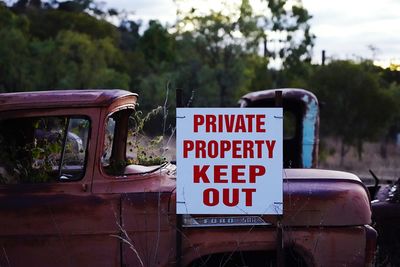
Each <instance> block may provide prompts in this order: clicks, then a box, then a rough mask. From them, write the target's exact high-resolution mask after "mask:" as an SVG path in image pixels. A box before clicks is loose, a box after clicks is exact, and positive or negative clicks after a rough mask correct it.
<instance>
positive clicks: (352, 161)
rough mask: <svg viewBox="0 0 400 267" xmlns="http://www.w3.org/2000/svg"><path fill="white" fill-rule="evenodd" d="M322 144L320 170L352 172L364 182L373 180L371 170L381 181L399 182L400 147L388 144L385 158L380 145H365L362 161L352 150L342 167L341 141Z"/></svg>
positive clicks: (323, 142)
mask: <svg viewBox="0 0 400 267" xmlns="http://www.w3.org/2000/svg"><path fill="white" fill-rule="evenodd" d="M321 143H322V146H321V149H320V151H321V153H320V163H319V167H320V168H323V169H332V170H342V171H348V172H352V173H354V174H356V175H358V176H359V177H360V178H361V179H363V180H364V179H365V180H369V179H372V176H371V174H370V173H369V172H368V170H369V169H371V170H373V171H374V173H375V174H376V175H377V176H378V177H379V178H380V179H385V180H397V178H399V177H400V145H396V144H394V143H389V144H387V145H386V151H387V156H386V158H383V157H382V156H381V144H380V143H365V145H364V152H363V155H362V160H359V158H358V155H357V151H356V150H355V149H354V148H351V149H350V150H349V151H348V152H347V154H346V156H345V157H344V161H343V165H342V166H341V165H340V147H341V143H340V141H339V140H335V139H325V140H322V142H321Z"/></svg>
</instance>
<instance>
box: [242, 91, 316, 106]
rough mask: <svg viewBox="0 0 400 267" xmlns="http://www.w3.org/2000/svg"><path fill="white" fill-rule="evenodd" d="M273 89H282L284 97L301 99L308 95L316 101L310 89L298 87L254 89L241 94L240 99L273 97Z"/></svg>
mask: <svg viewBox="0 0 400 267" xmlns="http://www.w3.org/2000/svg"><path fill="white" fill-rule="evenodd" d="M275 91H282V95H283V96H284V97H285V98H286V99H291V98H295V99H303V98H302V97H303V96H308V97H311V98H313V99H315V101H316V103H318V100H317V97H316V96H315V95H314V94H313V93H311V92H310V91H307V90H304V89H299V88H279V89H268V90H263V91H256V92H250V93H248V94H246V95H244V96H242V98H241V99H242V100H248V101H252V102H253V101H257V100H262V99H267V98H269V99H274V97H275Z"/></svg>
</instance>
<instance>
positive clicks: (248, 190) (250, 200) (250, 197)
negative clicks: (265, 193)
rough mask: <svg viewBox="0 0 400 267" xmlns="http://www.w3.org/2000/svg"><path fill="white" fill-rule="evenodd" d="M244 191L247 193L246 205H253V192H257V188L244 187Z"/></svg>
mask: <svg viewBox="0 0 400 267" xmlns="http://www.w3.org/2000/svg"><path fill="white" fill-rule="evenodd" d="M242 192H243V193H244V194H245V199H246V200H245V203H244V204H245V205H246V206H247V207H249V206H253V193H254V192H256V189H255V188H243V189H242Z"/></svg>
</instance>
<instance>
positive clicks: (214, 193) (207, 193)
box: [203, 188, 219, 207]
mask: <svg viewBox="0 0 400 267" xmlns="http://www.w3.org/2000/svg"><path fill="white" fill-rule="evenodd" d="M203 203H204V205H206V206H210V207H213V206H216V205H218V203H219V192H218V190H217V189H215V188H208V189H206V190H204V192H203Z"/></svg>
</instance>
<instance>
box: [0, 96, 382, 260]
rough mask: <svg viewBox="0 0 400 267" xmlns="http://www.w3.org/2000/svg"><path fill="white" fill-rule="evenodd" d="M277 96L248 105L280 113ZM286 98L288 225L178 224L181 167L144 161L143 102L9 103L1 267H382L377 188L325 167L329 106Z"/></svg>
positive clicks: (0, 136) (1, 123) (1, 174)
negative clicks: (135, 147) (320, 165)
mask: <svg viewBox="0 0 400 267" xmlns="http://www.w3.org/2000/svg"><path fill="white" fill-rule="evenodd" d="M276 91H277V90H266V91H261V92H254V93H250V94H247V95H245V96H243V97H242V98H241V100H240V106H241V107H243V108H244V107H246V108H247V107H250V108H251V107H269V106H274V105H275V99H276ZM278 91H280V92H281V96H282V98H281V100H282V106H283V109H284V121H285V122H284V128H285V135H284V152H283V153H284V167H285V169H284V171H283V190H284V192H283V194H284V206H283V215H282V216H265V215H263V214H260V215H257V216H255V215H248V216H247V215H241V216H231V215H218V216H216V215H208V216H205V215H196V214H191V215H177V214H176V193H175V187H176V165H175V164H173V163H171V162H160V163H157V164H155V163H153V164H150V166H144V165H141V164H140V162H138V161H135V160H132V158H133V159H134V157H135V156H137V155H135V151H133V152H132V151H131V150H132V147H129V146H130V145H131V142H132V141H131V140H132V138H135V136H134V135H131V134H130V133H134V132H135V131H134V128H135V127H137V125H136V124H135V123H134V122H132V120H131V118H132V114H135V107H136V103H137V99H138V95H137V94H134V93H131V92H129V91H124V90H57V91H42V92H20V93H4V94H0V266H13V267H14V266H27V265H29V266H371V265H372V263H373V260H374V253H375V245H376V238H377V235H376V231H375V230H374V229H373V228H372V227H370V226H369V224H370V223H371V206H370V199H369V195H368V192H367V189H366V187H365V186H364V185H363V183H362V182H361V181H360V179H359V178H358V177H357V176H355V175H353V174H350V173H345V172H338V171H329V170H319V169H316V168H315V167H317V155H318V124H319V117H318V102H317V99H316V97H315V96H314V95H313V94H312V93H310V92H308V91H306V90H301V89H279V90H278ZM132 128H133V129H132ZM174 163H175V162H174ZM177 164H179V162H177Z"/></svg>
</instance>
